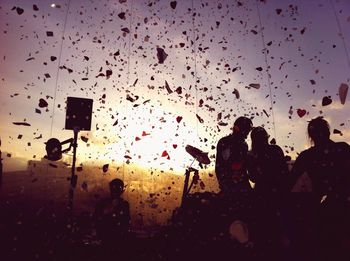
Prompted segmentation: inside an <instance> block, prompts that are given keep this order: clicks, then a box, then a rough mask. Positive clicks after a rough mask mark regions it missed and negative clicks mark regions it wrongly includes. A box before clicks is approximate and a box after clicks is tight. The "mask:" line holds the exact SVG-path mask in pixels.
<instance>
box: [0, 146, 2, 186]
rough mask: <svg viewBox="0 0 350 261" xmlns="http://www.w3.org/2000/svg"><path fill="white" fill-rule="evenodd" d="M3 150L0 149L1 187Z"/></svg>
mask: <svg viewBox="0 0 350 261" xmlns="http://www.w3.org/2000/svg"><path fill="white" fill-rule="evenodd" d="M1 154H2V152H1V150H0V188H1V186H2V155H1Z"/></svg>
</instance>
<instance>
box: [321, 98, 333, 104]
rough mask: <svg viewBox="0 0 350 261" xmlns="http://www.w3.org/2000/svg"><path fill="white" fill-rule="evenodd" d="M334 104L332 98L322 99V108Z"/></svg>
mask: <svg viewBox="0 0 350 261" xmlns="http://www.w3.org/2000/svg"><path fill="white" fill-rule="evenodd" d="M331 103H332V99H331V97H330V96H325V97H323V99H322V106H327V105H329V104H331Z"/></svg>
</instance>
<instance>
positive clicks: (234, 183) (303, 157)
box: [215, 117, 350, 200]
mask: <svg viewBox="0 0 350 261" xmlns="http://www.w3.org/2000/svg"><path fill="white" fill-rule="evenodd" d="M249 133H250V137H251V141H252V144H251V150H250V151H249V150H248V144H247V143H246V142H245V139H246V138H247V136H248V134H249ZM308 134H309V137H310V139H311V142H312V143H313V145H314V146H312V147H311V148H309V149H307V150H305V151H303V152H301V153H300V155H299V156H298V157H297V159H296V161H295V163H294V166H293V168H292V170H291V172H289V169H288V167H287V162H286V157H285V156H284V154H283V151H282V149H281V148H280V147H279V146H278V145H276V144H269V135H268V133H267V132H266V130H265V129H264V128H263V127H261V126H259V127H253V124H252V121H251V120H250V119H249V118H246V117H239V118H238V119H237V120H236V121H235V123H234V127H233V132H232V134H230V135H228V136H226V137H224V138H222V139H220V140H219V142H218V145H217V155H216V166H215V171H216V175H217V179H218V182H219V185H220V189H221V192H222V193H224V195H226V196H228V197H230V195H231V194H232V193H234V192H248V191H252V190H254V191H256V192H261V193H267V192H287V191H292V190H293V187H295V185H296V184H297V183H298V180H299V179H300V178H301V177H302V176H303V175H304V176H305V175H307V176H308V177H309V179H310V180H311V186H312V188H310V187H309V191H310V190H311V191H312V192H313V193H315V194H317V196H318V197H319V199H320V200H321V199H322V197H325V198H328V199H330V198H332V197H335V196H337V197H338V196H341V195H344V194H348V193H349V191H350V186H349V184H350V174H349V172H350V163H349V162H350V146H349V145H348V144H347V143H345V142H334V141H332V140H331V139H330V130H329V125H328V123H327V121H326V120H324V119H323V118H322V117H317V118H315V119H312V120H311V121H310V122H309V124H308ZM249 180H250V181H252V182H253V183H255V186H254V188H252V186H251V185H250V183H249Z"/></svg>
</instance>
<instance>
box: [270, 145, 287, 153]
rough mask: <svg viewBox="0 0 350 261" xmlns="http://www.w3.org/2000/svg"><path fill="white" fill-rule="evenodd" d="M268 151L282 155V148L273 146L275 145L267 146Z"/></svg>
mask: <svg viewBox="0 0 350 261" xmlns="http://www.w3.org/2000/svg"><path fill="white" fill-rule="evenodd" d="M269 150H270V151H271V152H272V153H276V154H281V155H284V153H283V150H282V148H281V147H280V146H278V145H275V144H271V145H269Z"/></svg>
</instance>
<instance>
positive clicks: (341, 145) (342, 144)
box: [335, 141, 350, 149]
mask: <svg viewBox="0 0 350 261" xmlns="http://www.w3.org/2000/svg"><path fill="white" fill-rule="evenodd" d="M335 146H336V147H338V148H340V149H350V145H349V144H348V143H346V142H344V141H340V142H335Z"/></svg>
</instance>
